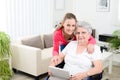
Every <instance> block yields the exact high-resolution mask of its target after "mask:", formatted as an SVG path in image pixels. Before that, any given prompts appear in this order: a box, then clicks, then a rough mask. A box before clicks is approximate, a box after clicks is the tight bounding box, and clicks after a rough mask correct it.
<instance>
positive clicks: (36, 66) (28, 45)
mask: <svg viewBox="0 0 120 80" xmlns="http://www.w3.org/2000/svg"><path fill="white" fill-rule="evenodd" d="M52 49H53V38H52V34H43V35H37V36H30V37H26V38H21V39H19V40H17V41H14V42H12V43H11V52H12V68H13V69H14V70H18V71H22V72H25V73H28V74H30V75H33V76H35V79H36V80H39V79H38V78H39V77H40V75H42V74H44V73H47V71H48V66H49V63H50V60H51V58H52Z"/></svg>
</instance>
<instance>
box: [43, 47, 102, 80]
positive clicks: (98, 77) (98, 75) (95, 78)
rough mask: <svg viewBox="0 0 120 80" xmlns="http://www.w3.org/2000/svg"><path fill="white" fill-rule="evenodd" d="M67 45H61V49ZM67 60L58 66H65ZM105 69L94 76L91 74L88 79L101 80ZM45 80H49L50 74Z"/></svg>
mask: <svg viewBox="0 0 120 80" xmlns="http://www.w3.org/2000/svg"><path fill="white" fill-rule="evenodd" d="M65 46H66V45H60V50H61V51H62V50H63V49H64V48H65ZM64 64H65V62H64V61H63V62H61V63H60V64H58V65H57V66H56V67H58V68H63V67H64ZM103 72H104V71H102V72H101V73H99V74H95V75H93V76H89V78H88V79H87V80H101V79H102V74H103ZM45 80H49V75H48V76H47V77H46V79H45Z"/></svg>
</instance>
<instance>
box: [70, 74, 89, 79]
mask: <svg viewBox="0 0 120 80" xmlns="http://www.w3.org/2000/svg"><path fill="white" fill-rule="evenodd" d="M85 77H87V74H86V73H85V72H83V73H77V74H75V75H73V76H71V77H70V79H69V80H83V79H84V78H85Z"/></svg>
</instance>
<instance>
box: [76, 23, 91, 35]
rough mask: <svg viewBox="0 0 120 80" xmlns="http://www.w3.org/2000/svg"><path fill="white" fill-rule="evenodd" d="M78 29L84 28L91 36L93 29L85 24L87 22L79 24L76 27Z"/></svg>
mask: <svg viewBox="0 0 120 80" xmlns="http://www.w3.org/2000/svg"><path fill="white" fill-rule="evenodd" d="M78 27H82V28H84V29H86V30H87V31H88V32H89V33H90V34H92V27H91V25H90V24H89V23H88V22H85V21H81V22H78V23H77V25H76V29H77V28H78Z"/></svg>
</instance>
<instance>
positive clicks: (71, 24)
mask: <svg viewBox="0 0 120 80" xmlns="http://www.w3.org/2000/svg"><path fill="white" fill-rule="evenodd" d="M63 26H64V32H65V33H66V34H68V35H72V34H73V32H74V31H75V28H76V20H75V19H73V18H71V19H66V20H65V21H64V23H63Z"/></svg>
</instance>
